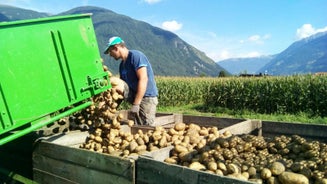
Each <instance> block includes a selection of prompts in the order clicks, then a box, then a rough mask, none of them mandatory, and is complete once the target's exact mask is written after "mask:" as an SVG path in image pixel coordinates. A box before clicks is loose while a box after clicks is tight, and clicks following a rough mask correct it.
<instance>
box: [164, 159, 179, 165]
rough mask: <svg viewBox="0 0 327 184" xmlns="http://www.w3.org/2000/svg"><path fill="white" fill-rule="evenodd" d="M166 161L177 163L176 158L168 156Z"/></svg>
mask: <svg viewBox="0 0 327 184" xmlns="http://www.w3.org/2000/svg"><path fill="white" fill-rule="evenodd" d="M164 162H167V163H169V164H177V161H176V159H174V158H171V157H168V158H166V159H165V160H164Z"/></svg>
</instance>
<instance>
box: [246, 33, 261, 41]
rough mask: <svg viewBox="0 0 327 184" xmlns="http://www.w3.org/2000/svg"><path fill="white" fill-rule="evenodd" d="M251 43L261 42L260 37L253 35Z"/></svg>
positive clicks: (250, 39)
mask: <svg viewBox="0 0 327 184" xmlns="http://www.w3.org/2000/svg"><path fill="white" fill-rule="evenodd" d="M248 40H249V41H251V42H257V41H259V40H260V35H253V36H250V37H249V38H248Z"/></svg>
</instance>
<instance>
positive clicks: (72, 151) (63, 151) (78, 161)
mask: <svg viewBox="0 0 327 184" xmlns="http://www.w3.org/2000/svg"><path fill="white" fill-rule="evenodd" d="M43 158H49V159H54V160H59V161H61V162H62V163H63V164H65V165H66V164H67V163H71V164H75V165H78V166H81V167H85V168H88V169H89V170H98V171H101V172H104V173H111V174H113V175H117V176H120V177H122V178H127V179H128V180H130V181H132V180H133V178H134V174H135V173H134V168H135V163H134V162H135V161H134V160H130V159H123V158H120V157H114V156H110V155H106V154H102V153H96V152H93V151H89V150H84V149H79V148H72V147H67V146H62V145H57V144H53V143H49V142H40V143H38V144H37V146H36V149H35V151H34V152H33V163H34V166H35V167H36V168H38V169H42V170H44V171H46V170H47V169H49V168H48V166H47V165H46V164H47V161H46V160H43ZM49 167H51V166H49Z"/></svg>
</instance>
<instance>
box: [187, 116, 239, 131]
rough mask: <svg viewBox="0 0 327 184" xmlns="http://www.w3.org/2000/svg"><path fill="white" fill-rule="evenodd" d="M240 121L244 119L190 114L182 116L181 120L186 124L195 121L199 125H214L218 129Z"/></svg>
mask: <svg viewBox="0 0 327 184" xmlns="http://www.w3.org/2000/svg"><path fill="white" fill-rule="evenodd" d="M242 121H245V119H233V118H218V117H209V116H191V115H184V116H183V122H184V123H186V124H190V123H195V124H198V125H200V126H216V127H218V129H222V128H225V127H228V126H231V125H233V124H236V123H239V122H242Z"/></svg>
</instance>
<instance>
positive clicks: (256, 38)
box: [240, 34, 271, 44]
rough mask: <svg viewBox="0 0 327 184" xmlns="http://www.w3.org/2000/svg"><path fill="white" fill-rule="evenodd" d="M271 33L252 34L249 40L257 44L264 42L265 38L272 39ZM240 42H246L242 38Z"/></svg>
mask: <svg viewBox="0 0 327 184" xmlns="http://www.w3.org/2000/svg"><path fill="white" fill-rule="evenodd" d="M270 37H271V36H270V34H265V35H257V34H256V35H252V36H250V37H249V38H248V39H247V41H248V42H251V43H255V44H264V41H265V40H268V39H270ZM240 43H241V44H243V43H245V40H240Z"/></svg>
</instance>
